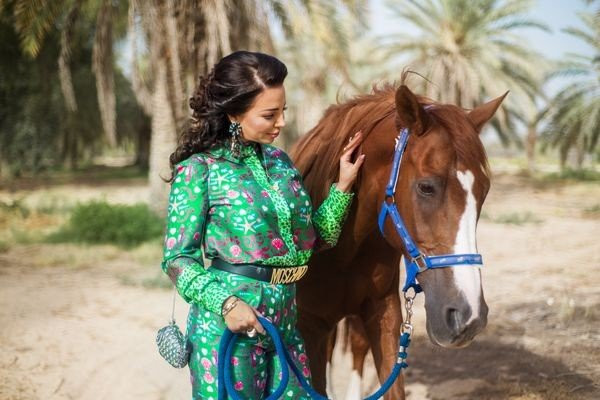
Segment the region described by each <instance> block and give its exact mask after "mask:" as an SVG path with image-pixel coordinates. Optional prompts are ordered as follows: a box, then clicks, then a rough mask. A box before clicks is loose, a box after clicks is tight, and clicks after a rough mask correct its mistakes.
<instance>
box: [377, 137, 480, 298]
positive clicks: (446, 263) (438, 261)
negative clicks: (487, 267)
mask: <svg viewBox="0 0 600 400" xmlns="http://www.w3.org/2000/svg"><path fill="white" fill-rule="evenodd" d="M408 135H409V131H408V129H406V128H403V129H402V130H401V131H400V133H399V134H398V137H397V138H396V145H395V148H394V163H393V165H392V171H391V173H390V179H389V181H388V184H387V186H386V188H385V199H384V200H383V204H382V206H381V211H380V213H379V218H378V223H379V230H380V231H381V234H382V235H383V236H385V233H384V229H383V227H384V224H385V219H386V217H387V215H388V214H389V215H390V216H391V217H392V221H393V222H394V227H395V228H396V232H398V235H399V236H400V239H402V242H403V243H404V247H405V248H406V251H407V252H408V254H409V256H410V261H409V260H408V258H407V257H405V258H404V262H405V264H406V281H405V282H404V287H403V288H402V291H403V292H406V291H407V290H408V289H409V288H413V289H414V291H415V293H419V292H421V291H422V288H421V286H420V285H419V284H418V283H417V274H419V273H421V272H423V271H425V270H427V269H433V268H446V267H455V266H460V265H480V266H483V260H482V258H481V254H446V255H441V256H428V255H426V254H424V253H423V252H421V251H420V250H419V247H418V246H417V244H416V243H415V241H414V240H413V239H412V237H411V236H410V234H409V233H408V230H407V229H406V225H405V224H404V220H403V219H402V217H401V216H400V213H399V212H398V208H397V207H396V203H395V200H394V195H395V193H396V184H397V183H398V176H399V175H400V164H401V162H402V155H403V154H404V150H406V144H407V142H408ZM390 199H391V202H388V200H390Z"/></svg>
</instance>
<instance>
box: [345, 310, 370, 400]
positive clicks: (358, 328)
mask: <svg viewBox="0 0 600 400" xmlns="http://www.w3.org/2000/svg"><path fill="white" fill-rule="evenodd" d="M344 324H345V329H344V341H345V342H346V346H345V347H349V348H350V352H351V353H352V373H351V375H350V382H349V383H348V390H347V391H346V398H345V400H360V399H362V377H363V368H364V364H365V358H366V357H367V353H368V352H369V339H368V338H367V333H366V332H365V328H364V326H363V324H362V321H361V319H360V318H359V317H357V316H348V317H346V319H345V320H344Z"/></svg>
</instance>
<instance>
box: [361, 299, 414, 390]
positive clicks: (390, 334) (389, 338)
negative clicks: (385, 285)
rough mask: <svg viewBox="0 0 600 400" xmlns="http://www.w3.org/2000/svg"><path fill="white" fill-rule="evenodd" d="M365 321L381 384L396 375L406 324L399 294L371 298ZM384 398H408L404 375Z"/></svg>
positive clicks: (366, 308) (364, 313) (362, 314)
mask: <svg viewBox="0 0 600 400" xmlns="http://www.w3.org/2000/svg"><path fill="white" fill-rule="evenodd" d="M361 318H362V321H363V324H364V326H365V330H366V332H367V336H368V338H369V342H370V344H371V350H372V351H373V359H374V361H375V366H376V368H377V374H378V376H379V382H381V383H383V382H384V381H385V380H386V379H387V378H388V376H389V375H390V373H391V372H392V369H393V368H394V365H395V363H396V358H397V351H398V338H399V336H400V324H401V323H402V310H401V307H400V297H399V296H398V293H397V292H396V293H390V294H388V295H387V296H386V297H383V298H381V299H369V300H368V301H367V303H366V304H365V306H364V308H363V312H362V313H361ZM384 399H385V400H392V399H393V400H403V399H404V376H403V374H400V376H399V377H398V379H397V380H396V382H395V383H394V384H393V385H392V387H391V388H390V390H389V391H388V392H387V393H386V395H385V397H384Z"/></svg>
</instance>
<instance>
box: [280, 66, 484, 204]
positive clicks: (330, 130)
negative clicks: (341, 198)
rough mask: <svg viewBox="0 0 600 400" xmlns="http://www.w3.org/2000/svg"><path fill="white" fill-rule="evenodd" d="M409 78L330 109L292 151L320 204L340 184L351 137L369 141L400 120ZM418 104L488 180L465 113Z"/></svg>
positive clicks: (445, 106) (449, 107) (420, 98)
mask: <svg viewBox="0 0 600 400" xmlns="http://www.w3.org/2000/svg"><path fill="white" fill-rule="evenodd" d="M404 78H405V75H403V79H402V80H401V81H400V82H399V83H396V82H394V83H388V82H384V83H383V84H382V85H381V86H377V85H374V86H373V91H372V93H370V94H363V95H358V96H355V97H353V98H352V99H350V100H348V101H346V102H345V103H342V104H334V105H332V106H329V107H328V108H327V109H326V110H325V113H324V114H323V117H322V118H321V120H320V121H319V123H317V125H316V126H315V127H314V128H312V129H311V130H310V131H309V132H307V133H306V134H305V135H304V136H302V137H301V138H300V139H299V140H298V142H296V144H295V145H294V146H293V148H292V150H291V152H290V156H291V157H292V159H293V160H294V163H295V165H296V166H297V167H298V169H299V170H300V171H302V175H303V180H304V185H305V187H306V188H307V189H308V191H309V193H310V196H311V198H312V199H313V201H314V202H315V203H316V204H320V203H321V202H322V200H323V199H324V198H325V197H327V191H328V189H329V186H330V185H331V183H332V182H333V181H334V179H336V178H337V175H338V173H339V158H340V157H341V154H342V148H343V147H344V145H345V144H346V143H347V141H348V139H349V137H350V136H351V135H353V134H354V133H356V132H357V131H359V130H361V131H362V133H363V136H364V137H367V136H368V135H369V134H371V132H373V131H374V130H375V128H376V126H377V125H378V124H379V123H380V122H381V121H383V120H385V119H387V118H395V115H396V103H395V94H396V90H397V89H398V87H399V86H400V85H401V84H403V83H404V80H405V79H404ZM417 99H418V101H419V103H420V104H422V105H424V106H428V107H427V113H428V114H429V116H430V117H432V119H433V121H434V123H438V124H440V125H442V126H443V127H444V128H445V129H446V130H447V131H448V132H449V133H450V137H451V140H452V142H453V144H454V148H455V150H456V153H457V156H458V158H459V160H461V161H462V162H463V163H464V164H465V165H466V166H467V168H469V169H471V168H473V167H477V168H480V169H481V170H483V171H484V173H486V174H488V171H489V168H488V164H487V156H486V154H485V149H484V147H483V144H482V143H481V141H480V140H479V139H478V138H477V137H473V136H474V134H473V131H474V129H473V126H472V125H471V126H469V125H468V124H470V121H469V120H468V119H467V118H465V117H464V113H465V111H464V110H463V109H461V108H460V107H457V106H454V105H448V104H440V103H436V102H434V101H433V100H431V99H428V98H426V97H423V96H417ZM391 146H393V144H391ZM358 153H360V151H359V152H358ZM317 171H318V172H317ZM357 184H359V181H357Z"/></svg>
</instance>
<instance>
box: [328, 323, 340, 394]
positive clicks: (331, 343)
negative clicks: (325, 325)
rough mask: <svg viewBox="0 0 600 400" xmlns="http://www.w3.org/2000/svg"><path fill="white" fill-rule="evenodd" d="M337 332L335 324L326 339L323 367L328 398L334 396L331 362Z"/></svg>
mask: <svg viewBox="0 0 600 400" xmlns="http://www.w3.org/2000/svg"><path fill="white" fill-rule="evenodd" d="M337 332H338V329H337V326H336V327H335V328H333V331H331V333H330V334H329V338H328V339H327V365H326V367H325V369H326V374H325V376H326V378H327V397H329V398H330V399H332V398H333V397H334V395H333V394H334V390H333V371H332V364H333V349H334V348H335V341H336V338H337Z"/></svg>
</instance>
